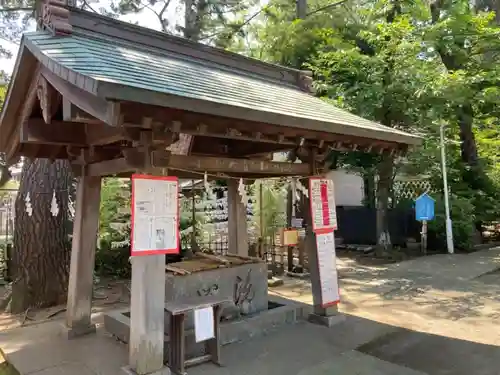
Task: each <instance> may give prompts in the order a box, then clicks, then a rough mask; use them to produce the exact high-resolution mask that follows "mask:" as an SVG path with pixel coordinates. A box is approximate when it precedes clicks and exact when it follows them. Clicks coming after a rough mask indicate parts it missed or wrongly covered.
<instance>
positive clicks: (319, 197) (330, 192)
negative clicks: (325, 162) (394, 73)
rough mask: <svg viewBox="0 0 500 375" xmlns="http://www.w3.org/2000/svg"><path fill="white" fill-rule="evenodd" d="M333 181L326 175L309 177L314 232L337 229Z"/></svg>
mask: <svg viewBox="0 0 500 375" xmlns="http://www.w3.org/2000/svg"><path fill="white" fill-rule="evenodd" d="M334 194H335V192H334V189H333V181H332V180H330V179H329V178H324V177H311V178H310V179H309V201H310V209H311V221H312V227H313V231H314V232H318V231H319V232H322V233H324V232H328V231H332V230H335V229H337V212H336V209H335V196H334Z"/></svg>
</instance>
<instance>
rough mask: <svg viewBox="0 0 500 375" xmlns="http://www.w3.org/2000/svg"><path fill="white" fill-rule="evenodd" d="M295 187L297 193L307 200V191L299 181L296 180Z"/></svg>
mask: <svg viewBox="0 0 500 375" xmlns="http://www.w3.org/2000/svg"><path fill="white" fill-rule="evenodd" d="M295 186H296V189H297V191H300V192H301V193H302V194H303V195H304V197H306V198H309V189H308V188H307V187H305V186H304V185H302V184H301V183H300V181H299V180H297V182H296V184H295Z"/></svg>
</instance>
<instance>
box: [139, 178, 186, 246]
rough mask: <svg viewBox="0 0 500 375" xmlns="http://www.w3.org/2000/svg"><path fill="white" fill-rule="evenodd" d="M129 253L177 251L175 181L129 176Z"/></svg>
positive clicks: (177, 186) (177, 187) (173, 179)
mask: <svg viewBox="0 0 500 375" xmlns="http://www.w3.org/2000/svg"><path fill="white" fill-rule="evenodd" d="M132 184H133V199H132V205H133V218H132V222H133V226H132V255H133V256H135V255H146V254H151V253H176V252H178V251H179V244H178V242H179V240H178V239H179V233H178V232H179V229H178V215H179V208H178V205H179V194H178V191H179V190H178V189H179V185H178V181H177V179H176V178H173V177H154V176H133V178H132Z"/></svg>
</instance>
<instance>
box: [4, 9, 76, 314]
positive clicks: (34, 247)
mask: <svg viewBox="0 0 500 375" xmlns="http://www.w3.org/2000/svg"><path fill="white" fill-rule="evenodd" d="M33 16H34V1H33V0H29V1H22V0H21V1H19V0H12V1H7V2H3V3H2V6H1V7H0V25H1V27H0V39H3V40H7V41H9V42H14V43H15V42H18V41H19V38H20V36H21V34H22V32H23V31H24V30H25V28H26V27H27V26H28V25H29V23H30V21H33ZM1 52H2V50H1V49H0V53H1ZM3 52H4V55H5V52H6V51H3ZM18 74H23V73H22V72H19V73H18ZM22 162H23V167H22V173H21V181H20V185H19V190H18V194H17V197H16V203H15V224H14V238H13V249H12V260H11V262H10V267H11V269H10V270H9V273H10V274H11V275H12V279H13V282H12V293H11V295H10V304H9V305H10V310H11V312H13V313H19V312H22V311H25V310H26V309H28V308H31V307H41V306H50V305H54V304H58V303H62V302H64V301H65V298H66V290H67V284H68V273H69V261H70V250H71V249H70V248H71V246H70V233H71V222H70V220H69V213H68V198H69V194H70V193H71V188H72V181H73V177H72V172H71V168H70V166H69V163H68V162H65V161H49V160H45V159H37V160H23V161H22ZM3 165H4V168H3V170H4V172H6V168H5V164H3ZM8 177H9V175H8V173H2V178H0V182H3V181H5V180H6V179H7V178H8ZM54 194H55V198H56V201H57V205H58V208H59V212H58V213H57V215H55V216H54V215H53V213H51V204H52V198H53V195H54ZM27 198H29V200H28V201H27ZM29 206H31V209H32V212H31V215H29V214H28V212H27V211H28V210H29V209H28V207H29Z"/></svg>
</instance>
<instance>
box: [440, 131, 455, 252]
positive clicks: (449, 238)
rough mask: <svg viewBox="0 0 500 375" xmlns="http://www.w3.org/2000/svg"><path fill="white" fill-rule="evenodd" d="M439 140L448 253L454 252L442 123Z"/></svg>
mask: <svg viewBox="0 0 500 375" xmlns="http://www.w3.org/2000/svg"><path fill="white" fill-rule="evenodd" d="M439 133H440V141H441V169H442V173H443V189H444V208H445V214H446V246H447V248H448V253H450V254H453V253H454V252H455V250H454V248H453V227H452V225H451V217H450V198H449V196H448V174H447V172H446V152H445V145H444V123H442V124H441V126H440V128H439Z"/></svg>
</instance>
